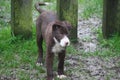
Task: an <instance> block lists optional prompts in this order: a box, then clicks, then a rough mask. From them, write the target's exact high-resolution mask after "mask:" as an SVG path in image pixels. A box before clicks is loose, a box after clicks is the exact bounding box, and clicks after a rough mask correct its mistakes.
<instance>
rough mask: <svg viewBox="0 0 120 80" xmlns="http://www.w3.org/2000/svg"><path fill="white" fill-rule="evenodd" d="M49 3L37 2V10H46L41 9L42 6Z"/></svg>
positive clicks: (40, 11)
mask: <svg viewBox="0 0 120 80" xmlns="http://www.w3.org/2000/svg"><path fill="white" fill-rule="evenodd" d="M47 4H48V3H42V2H38V3H36V4H35V8H36V10H37V11H38V12H39V13H42V12H44V11H45V10H43V9H41V8H40V6H44V5H47Z"/></svg>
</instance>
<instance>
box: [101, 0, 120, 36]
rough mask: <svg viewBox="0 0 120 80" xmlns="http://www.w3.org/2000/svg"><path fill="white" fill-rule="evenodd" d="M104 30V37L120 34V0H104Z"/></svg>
mask: <svg viewBox="0 0 120 80" xmlns="http://www.w3.org/2000/svg"><path fill="white" fill-rule="evenodd" d="M102 31H103V36H104V38H109V37H112V36H113V35H114V34H120V0H104V5H103V26H102Z"/></svg>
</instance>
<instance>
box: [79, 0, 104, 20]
mask: <svg viewBox="0 0 120 80" xmlns="http://www.w3.org/2000/svg"><path fill="white" fill-rule="evenodd" d="M79 8H80V9H82V8H83V11H82V13H80V14H79V15H80V16H81V17H82V18H85V19H86V18H89V17H92V16H93V15H94V16H95V15H96V16H97V17H100V18H102V17H101V16H102V11H103V0H79Z"/></svg>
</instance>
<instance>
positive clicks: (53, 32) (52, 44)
mask: <svg viewBox="0 0 120 80" xmlns="http://www.w3.org/2000/svg"><path fill="white" fill-rule="evenodd" d="M40 5H45V3H36V4H35V8H36V10H37V11H38V12H39V13H40V16H39V17H38V18H37V20H36V35H37V46H38V59H37V65H42V64H43V48H42V43H43V39H44V40H45V43H46V68H47V80H53V76H54V75H53V69H52V67H53V59H54V54H58V59H59V60H58V61H59V63H58V78H64V77H66V76H65V75H64V59H65V54H66V47H67V46H69V45H70V40H69V38H68V35H69V30H70V29H71V24H70V23H68V22H67V21H60V20H59V19H58V17H57V15H56V14H55V13H54V12H51V11H45V10H43V9H41V8H40V7H39V6H40Z"/></svg>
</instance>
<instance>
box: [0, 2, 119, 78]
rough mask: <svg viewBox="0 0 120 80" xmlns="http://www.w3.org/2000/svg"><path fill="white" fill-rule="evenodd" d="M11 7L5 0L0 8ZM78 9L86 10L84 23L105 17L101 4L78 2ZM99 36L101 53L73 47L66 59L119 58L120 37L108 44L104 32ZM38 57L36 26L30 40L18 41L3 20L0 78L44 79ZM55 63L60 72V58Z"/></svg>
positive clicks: (8, 11)
mask: <svg viewBox="0 0 120 80" xmlns="http://www.w3.org/2000/svg"><path fill="white" fill-rule="evenodd" d="M3 3H4V4H3ZM8 3H9V2H8V1H7V0H5V2H4V1H0V5H2V6H4V7H7V4H8ZM34 3H35V2H34ZM79 5H80V6H82V7H84V10H83V13H82V14H80V16H82V17H83V18H85V19H86V18H89V17H91V16H93V14H94V15H96V16H98V17H100V16H101V15H102V0H79ZM46 8H47V9H46V10H48V9H52V10H55V9H56V8H55V5H54V6H52V5H50V6H49V5H48V6H47V7H46ZM9 9H10V4H9V7H8V8H7V9H5V11H4V10H2V12H3V13H1V12H0V15H1V14H2V15H3V16H5V15H4V13H6V14H8V13H10V10H9ZM8 18H9V16H8ZM100 18H101V17H100ZM1 23H2V24H1ZM1 26H2V28H1ZM96 32H97V33H98V40H99V41H100V46H101V50H97V51H96V52H94V53H91V52H89V53H85V52H84V51H83V52H79V51H77V50H76V49H75V47H74V46H73V45H71V46H69V47H68V48H67V55H69V54H80V56H83V57H89V56H101V57H105V58H108V57H119V56H120V49H119V48H120V45H119V44H120V37H119V36H117V35H116V36H114V37H113V38H111V39H109V40H105V39H103V37H102V31H101V29H98V30H96ZM87 40H89V39H87ZM44 53H45V44H44ZM37 56H38V54H37V45H36V34H35V26H34V25H33V36H32V38H31V39H30V40H21V39H20V38H19V37H17V38H16V37H13V36H11V29H10V25H9V24H8V23H5V21H4V20H0V76H1V75H3V76H4V75H5V76H8V77H11V76H12V74H14V75H15V77H16V78H17V79H19V80H30V79H31V80H33V79H36V80H37V79H41V77H40V76H41V75H42V74H43V75H44V74H45V76H46V70H45V69H44V68H43V67H38V66H36V65H35V63H36V59H37ZM54 62H55V65H54V70H57V63H56V62H57V58H55V61H54ZM66 65H67V64H66ZM70 71H71V70H70ZM70 71H67V73H71V72H70ZM31 75H33V78H30V76H31ZM45 76H44V77H45ZM41 80H44V78H43V77H42V79H41Z"/></svg>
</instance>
